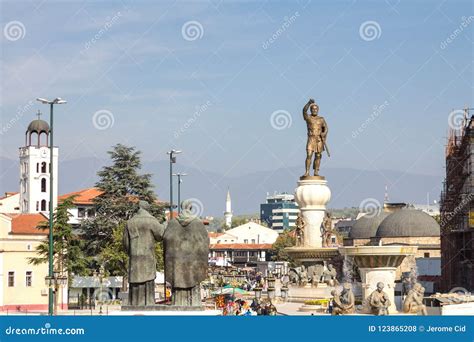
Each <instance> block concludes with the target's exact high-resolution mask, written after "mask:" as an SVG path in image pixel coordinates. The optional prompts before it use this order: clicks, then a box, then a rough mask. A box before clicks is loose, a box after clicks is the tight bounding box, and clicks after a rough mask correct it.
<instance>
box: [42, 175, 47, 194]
mask: <svg viewBox="0 0 474 342" xmlns="http://www.w3.org/2000/svg"><path fill="white" fill-rule="evenodd" d="M41 192H46V178H41Z"/></svg>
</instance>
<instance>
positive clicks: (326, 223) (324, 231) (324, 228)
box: [321, 211, 334, 247]
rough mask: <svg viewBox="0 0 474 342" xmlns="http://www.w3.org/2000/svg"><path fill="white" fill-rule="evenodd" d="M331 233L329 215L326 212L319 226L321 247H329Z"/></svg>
mask: <svg viewBox="0 0 474 342" xmlns="http://www.w3.org/2000/svg"><path fill="white" fill-rule="evenodd" d="M333 233H334V232H333V229H332V219H331V214H330V213H329V212H328V211H326V214H325V215H324V218H323V223H322V224H321V239H322V246H323V247H331V245H332V242H331V239H332V236H333Z"/></svg>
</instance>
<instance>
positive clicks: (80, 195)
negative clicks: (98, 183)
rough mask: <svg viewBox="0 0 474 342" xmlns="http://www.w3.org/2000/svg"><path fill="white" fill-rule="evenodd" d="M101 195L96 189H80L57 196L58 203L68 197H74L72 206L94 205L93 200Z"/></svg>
mask: <svg viewBox="0 0 474 342" xmlns="http://www.w3.org/2000/svg"><path fill="white" fill-rule="evenodd" d="M101 194H102V191H101V190H99V189H97V188H88V189H82V190H79V191H75V192H70V193H68V194H64V195H61V196H59V202H61V201H63V200H65V199H66V198H68V197H71V196H76V197H75V198H74V204H94V202H93V201H94V198H96V197H97V196H99V195H101Z"/></svg>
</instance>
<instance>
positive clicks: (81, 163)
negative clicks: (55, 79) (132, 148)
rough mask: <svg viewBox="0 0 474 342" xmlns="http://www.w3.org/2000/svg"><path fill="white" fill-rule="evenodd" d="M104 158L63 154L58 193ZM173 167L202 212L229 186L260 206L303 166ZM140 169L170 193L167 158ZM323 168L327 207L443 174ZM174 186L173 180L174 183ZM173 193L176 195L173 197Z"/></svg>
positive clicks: (237, 200)
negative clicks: (233, 170) (246, 169)
mask: <svg viewBox="0 0 474 342" xmlns="http://www.w3.org/2000/svg"><path fill="white" fill-rule="evenodd" d="M106 163H108V161H107V162H106V161H105V160H100V159H95V158H82V159H73V160H65V161H62V162H60V165H59V172H60V175H59V193H60V194H65V193H68V192H73V191H77V190H80V189H83V188H88V187H91V186H93V185H94V183H95V181H96V180H97V176H96V173H97V171H98V170H99V169H100V168H101V167H102V166H103V165H105V164H106ZM175 165H176V166H175V169H176V170H177V171H180V172H186V173H188V176H186V177H185V178H184V179H183V183H182V199H184V198H197V199H198V200H199V201H201V202H202V204H203V215H212V216H222V213H223V211H224V209H225V199H226V193H227V189H228V188H229V189H230V193H231V197H232V210H233V212H234V213H235V214H252V213H258V212H259V208H260V207H259V204H260V203H263V202H264V201H265V197H266V195H267V193H270V194H273V193H274V192H276V191H278V192H288V193H293V191H294V189H295V187H296V182H297V180H298V177H299V176H301V174H302V171H303V170H301V167H291V168H280V169H275V170H270V171H257V172H250V173H247V174H243V175H241V176H239V177H230V176H226V175H223V174H220V173H217V172H212V171H207V170H199V169H197V168H194V167H190V166H185V165H182V164H175ZM143 172H147V173H152V174H153V182H154V184H155V187H156V188H155V191H156V193H157V195H158V197H159V198H160V199H163V200H168V198H169V164H168V162H167V161H157V162H144V163H143ZM322 173H323V174H324V175H325V176H326V179H327V180H328V185H329V187H330V188H331V191H332V198H331V201H330V203H329V205H328V206H329V207H330V208H343V207H358V206H359V204H360V203H361V201H363V200H364V199H367V198H374V199H376V200H378V201H379V202H382V201H383V199H384V193H385V186H386V185H387V186H388V194H389V200H390V201H397V202H409V203H422V204H426V203H427V201H428V200H429V201H431V202H432V201H433V200H438V199H439V194H440V191H441V186H442V177H441V176H432V175H420V174H412V173H403V172H401V171H393V170H381V171H367V170H358V169H351V168H327V169H324V168H323V170H322ZM0 177H1V182H0V193H1V194H3V192H5V191H18V189H19V185H18V184H19V167H18V161H16V160H11V159H6V158H0ZM174 186H175V189H176V183H174ZM176 196H177V195H176V194H175V195H174V198H175V201H176Z"/></svg>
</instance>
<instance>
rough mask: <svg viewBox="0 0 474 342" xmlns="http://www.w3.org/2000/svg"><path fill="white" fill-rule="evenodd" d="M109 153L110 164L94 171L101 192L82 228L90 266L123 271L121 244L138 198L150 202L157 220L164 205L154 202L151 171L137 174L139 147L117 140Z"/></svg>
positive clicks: (124, 263) (162, 217)
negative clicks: (92, 211)
mask: <svg viewBox="0 0 474 342" xmlns="http://www.w3.org/2000/svg"><path fill="white" fill-rule="evenodd" d="M108 154H109V156H110V159H111V161H112V165H110V166H105V167H103V168H102V170H100V171H99V172H98V173H97V175H98V176H99V180H98V181H97V183H96V184H95V186H96V187H97V188H98V189H99V190H101V191H102V193H101V195H99V196H97V197H96V198H95V199H94V208H95V213H96V214H95V216H94V217H92V218H90V219H86V220H84V221H83V223H82V226H81V229H82V230H83V233H84V236H85V239H86V241H87V244H86V246H87V248H86V253H87V255H89V256H90V257H92V258H94V262H93V264H92V265H91V267H92V268H94V269H98V268H99V267H100V265H104V267H105V270H106V272H107V273H108V274H113V275H126V268H124V265H126V262H125V261H126V260H124V258H123V254H122V253H125V251H123V249H122V247H121V241H122V234H123V229H124V225H125V222H126V221H127V220H128V219H130V218H131V217H132V216H133V215H134V214H135V213H136V212H137V210H138V201H139V200H144V201H147V202H148V203H150V213H151V214H152V215H154V216H155V217H157V218H158V219H160V220H164V210H163V209H164V208H163V206H161V205H158V204H157V202H156V196H155V193H154V192H153V185H152V183H151V174H148V173H146V174H140V169H141V166H142V165H141V159H140V154H141V153H140V151H136V150H135V148H134V147H128V146H125V145H122V144H117V145H115V146H113V147H112V150H111V151H109V152H108ZM157 246H158V247H157V248H161V247H160V245H157ZM109 258H111V259H109Z"/></svg>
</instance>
